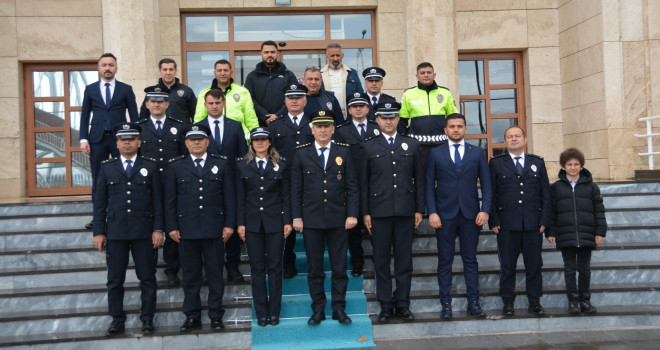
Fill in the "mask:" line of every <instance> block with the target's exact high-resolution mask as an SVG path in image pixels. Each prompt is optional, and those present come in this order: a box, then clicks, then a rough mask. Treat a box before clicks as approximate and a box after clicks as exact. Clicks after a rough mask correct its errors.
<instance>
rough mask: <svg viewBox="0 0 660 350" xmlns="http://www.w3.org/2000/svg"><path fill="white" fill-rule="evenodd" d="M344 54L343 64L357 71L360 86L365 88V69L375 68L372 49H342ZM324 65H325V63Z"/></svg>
mask: <svg viewBox="0 0 660 350" xmlns="http://www.w3.org/2000/svg"><path fill="white" fill-rule="evenodd" d="M342 52H343V53H344V60H343V61H342V63H343V64H345V65H348V66H349V67H351V68H353V69H355V70H357V73H358V77H359V78H360V84H362V88H364V78H363V77H362V71H363V70H364V69H365V68H368V67H371V66H373V63H372V57H373V55H372V49H371V48H360V49H342ZM323 65H325V62H324V63H323Z"/></svg>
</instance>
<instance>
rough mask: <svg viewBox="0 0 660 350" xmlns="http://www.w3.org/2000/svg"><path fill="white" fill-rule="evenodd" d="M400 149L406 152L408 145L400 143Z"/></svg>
mask: <svg viewBox="0 0 660 350" xmlns="http://www.w3.org/2000/svg"><path fill="white" fill-rule="evenodd" d="M401 148H403V150H404V151H407V150H408V144H407V143H405V142H404V143H402V144H401Z"/></svg>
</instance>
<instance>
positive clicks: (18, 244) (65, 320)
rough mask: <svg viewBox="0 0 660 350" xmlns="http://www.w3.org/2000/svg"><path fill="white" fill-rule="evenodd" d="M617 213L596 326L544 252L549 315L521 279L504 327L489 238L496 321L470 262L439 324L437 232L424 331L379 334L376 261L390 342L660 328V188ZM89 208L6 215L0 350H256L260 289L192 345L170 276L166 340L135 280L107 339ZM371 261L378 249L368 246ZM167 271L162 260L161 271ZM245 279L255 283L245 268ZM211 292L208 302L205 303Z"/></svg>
mask: <svg viewBox="0 0 660 350" xmlns="http://www.w3.org/2000/svg"><path fill="white" fill-rule="evenodd" d="M601 190H602V193H603V196H604V199H605V207H606V208H607V219H608V224H609V231H608V235H607V237H606V239H605V243H604V245H603V246H602V247H601V249H599V250H597V251H595V252H594V254H593V258H592V301H593V303H594V305H595V306H597V307H598V310H599V312H598V314H597V315H596V316H589V317H587V316H569V315H568V314H567V312H566V304H567V301H566V296H565V294H564V281H563V265H562V260H561V254H560V253H559V251H557V250H555V249H554V247H552V246H551V245H549V244H548V243H546V245H544V250H543V260H544V267H543V275H544V276H543V277H544V279H543V283H544V296H543V298H542V299H541V301H542V304H543V305H544V307H545V308H546V311H547V313H548V315H547V316H545V317H535V316H533V315H529V314H528V313H527V312H526V306H527V305H526V304H527V301H526V297H525V295H524V271H523V270H522V265H519V266H520V270H519V272H518V287H517V293H518V294H519V297H518V298H517V299H516V303H515V307H516V316H515V317H512V318H501V317H500V314H501V311H500V310H501V307H502V305H501V301H500V298H499V296H498V282H499V263H498V259H497V244H496V240H495V235H494V234H493V233H492V232H491V231H488V230H485V231H483V232H482V235H481V239H480V240H481V241H480V243H479V257H478V259H479V271H480V287H481V300H482V305H483V307H484V309H485V310H486V311H487V312H488V314H489V317H488V318H487V319H474V318H470V317H467V316H466V314H465V306H466V302H465V284H464V281H463V277H462V264H461V261H460V256H459V255H457V256H456V258H455V261H454V269H453V271H454V288H455V290H454V292H453V294H454V298H455V299H454V303H453V307H454V319H453V320H452V321H442V320H440V318H439V311H440V304H439V301H438V286H437V278H436V273H435V269H436V265H437V256H436V253H435V251H436V243H435V234H434V232H433V230H432V229H431V228H430V227H429V226H428V224H427V223H426V221H425V222H424V223H423V224H422V227H421V228H420V230H419V232H418V234H417V235H416V237H415V241H414V258H413V260H414V262H413V263H414V267H415V271H414V277H413V290H412V295H411V299H412V303H411V309H412V311H413V312H414V313H415V316H416V318H417V319H416V320H415V321H414V322H412V323H403V322H399V321H393V322H390V323H388V324H379V323H378V321H376V318H375V315H376V314H377V313H378V312H379V306H378V303H377V301H376V298H375V294H374V293H375V283H374V275H373V269H372V265H371V260H370V259H367V261H366V264H367V266H366V269H365V270H366V271H365V278H364V282H363V288H364V292H365V294H366V296H367V302H368V304H367V311H368V313H369V314H370V316H371V319H372V323H373V336H374V338H375V340H376V341H378V340H379V339H381V340H382V339H394V338H406V337H419V336H425V335H446V334H467V333H491V332H514V331H516V332H519V331H535V330H541V329H543V330H552V329H584V328H591V327H599V328H603V327H626V326H651V325H657V324H660V294H659V292H657V290H658V289H659V288H660V259H658V256H660V183H652V182H649V183H607V184H602V185H601ZM91 211H92V208H91V203H89V202H82V201H81V202H60V203H32V204H17V205H0V347H12V348H28V347H31V348H48V349H89V348H94V349H105V348H108V349H116V348H118V347H125V348H138V347H142V348H144V349H180V348H186V349H191V348H221V347H222V348H242V349H245V348H249V347H250V345H251V305H250V302H251V301H250V288H249V282H246V283H244V284H227V285H226V289H225V300H224V306H225V308H226V310H227V312H226V315H225V318H224V320H225V323H226V324H227V325H228V327H227V330H226V331H224V332H219V333H216V332H211V331H210V330H209V328H208V319H207V318H206V317H205V316H204V318H203V319H202V321H203V322H205V324H204V329H203V330H202V331H200V332H198V333H194V334H186V335H182V334H180V333H179V331H178V328H179V325H180V324H181V323H182V322H183V321H184V316H183V314H182V313H181V303H182V300H183V292H182V290H181V288H180V287H174V288H173V287H170V286H169V285H168V284H167V283H166V277H165V275H164V273H163V266H162V265H161V266H159V268H158V273H157V278H158V280H159V285H158V288H159V289H158V308H157V312H156V318H155V324H156V326H157V332H156V333H155V334H154V335H152V336H142V335H141V334H140V331H139V321H138V314H139V287H138V281H137V278H136V276H135V272H134V270H133V269H132V268H130V269H129V271H128V273H127V280H126V281H127V282H126V296H125V308H126V311H127V314H128V320H127V322H128V323H127V327H128V329H127V334H126V335H125V336H120V337H116V338H112V339H108V338H106V337H105V336H104V333H105V329H106V328H107V326H108V325H109V323H110V317H109V316H108V315H107V294H106V289H105V282H106V267H105V255H104V254H103V253H100V252H97V251H95V250H94V249H93V247H92V244H91V236H92V235H91V232H89V231H86V230H84V229H82V227H83V226H84V224H85V223H86V222H87V221H89V219H90V217H91ZM363 246H364V247H365V250H366V254H367V257H369V256H370V254H371V245H370V243H369V240H368V239H365V240H364V241H363ZM161 261H162V259H161ZM240 269H241V271H242V272H243V273H244V274H245V275H246V276H247V275H249V266H248V262H247V258H246V257H245V256H244V257H243V259H242V262H241V266H240ZM206 292H207V291H206V288H205V287H204V288H203V290H202V294H203V296H202V300H204V297H205V293H206Z"/></svg>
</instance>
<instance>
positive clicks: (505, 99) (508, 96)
mask: <svg viewBox="0 0 660 350" xmlns="http://www.w3.org/2000/svg"><path fill="white" fill-rule="evenodd" d="M517 112H518V108H517V103H516V89H505V90H490V114H512V113H517Z"/></svg>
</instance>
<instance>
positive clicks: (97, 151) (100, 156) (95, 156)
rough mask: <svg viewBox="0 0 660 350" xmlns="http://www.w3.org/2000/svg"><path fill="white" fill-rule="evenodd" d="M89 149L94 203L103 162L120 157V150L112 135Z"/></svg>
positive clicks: (104, 137)
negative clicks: (109, 158) (97, 180)
mask: <svg viewBox="0 0 660 350" xmlns="http://www.w3.org/2000/svg"><path fill="white" fill-rule="evenodd" d="M89 149H90V153H89V164H90V166H91V168H92V169H91V170H92V201H94V193H95V192H96V175H98V173H99V170H101V162H102V161H104V160H106V159H108V157H109V156H112V157H113V158H117V157H119V150H118V149H117V140H116V139H115V138H114V137H113V136H112V135H105V134H104V135H103V138H102V139H101V141H100V142H98V143H90V144H89Z"/></svg>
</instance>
